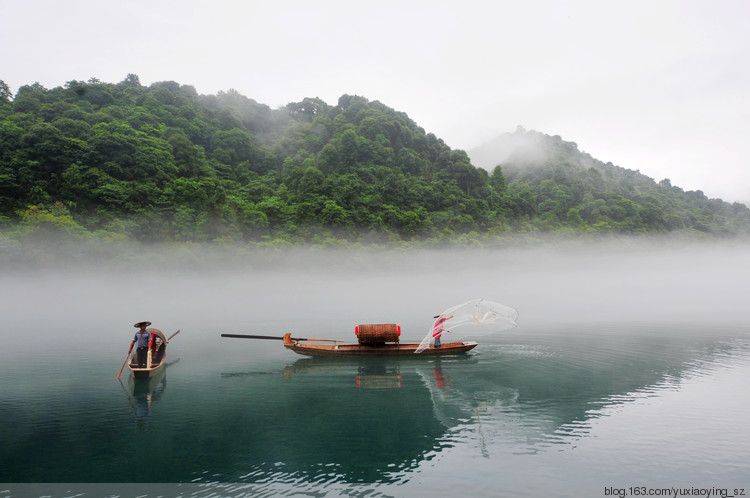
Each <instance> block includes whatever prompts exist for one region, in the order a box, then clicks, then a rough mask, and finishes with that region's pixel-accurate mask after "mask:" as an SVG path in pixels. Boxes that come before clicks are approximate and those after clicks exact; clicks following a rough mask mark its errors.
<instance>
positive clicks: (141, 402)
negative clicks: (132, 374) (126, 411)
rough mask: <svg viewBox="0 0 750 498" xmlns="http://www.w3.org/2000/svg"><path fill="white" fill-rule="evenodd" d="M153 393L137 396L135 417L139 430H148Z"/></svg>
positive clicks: (134, 410)
mask: <svg viewBox="0 0 750 498" xmlns="http://www.w3.org/2000/svg"><path fill="white" fill-rule="evenodd" d="M151 400H152V396H151V393H148V394H142V395H140V396H136V398H135V407H134V409H133V415H134V417H135V428H136V429H137V430H139V431H147V430H148V425H149V422H150V421H151Z"/></svg>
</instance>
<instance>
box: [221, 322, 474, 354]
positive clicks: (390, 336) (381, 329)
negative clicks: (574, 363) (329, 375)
mask: <svg viewBox="0 0 750 498" xmlns="http://www.w3.org/2000/svg"><path fill="white" fill-rule="evenodd" d="M355 334H356V335H357V337H358V339H359V342H358V343H357V344H342V343H343V342H344V341H339V340H333V339H304V338H301V337H292V334H291V333H290V334H286V335H284V336H283V337H275V336H267V335H243V334H221V336H222V337H236V338H241V339H276V340H283V341H284V347H285V348H286V349H289V350H290V351H294V352H295V353H297V354H301V355H306V356H325V357H344V356H347V357H350V356H406V355H415V353H416V351H417V349H418V348H419V346H420V344H419V343H416V342H415V343H401V342H399V336H400V335H401V327H400V326H398V325H396V324H374V325H357V327H356V328H355ZM310 341H316V342H331V343H333V344H309V342H310ZM476 345H477V343H476V342H474V341H465V342H447V343H444V344H443V345H442V347H439V348H436V347H435V346H434V345H432V344H431V345H430V346H429V347H427V348H425V349H423V350H422V351H421V352H420V353H419V355H426V356H436V355H451V354H459V353H465V352H466V351H469V350H470V349H473V348H475V347H476Z"/></svg>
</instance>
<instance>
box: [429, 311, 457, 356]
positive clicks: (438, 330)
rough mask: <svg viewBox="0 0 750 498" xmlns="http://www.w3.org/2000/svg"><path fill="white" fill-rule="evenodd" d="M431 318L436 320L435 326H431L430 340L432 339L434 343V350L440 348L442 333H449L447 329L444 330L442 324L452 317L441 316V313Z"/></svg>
mask: <svg viewBox="0 0 750 498" xmlns="http://www.w3.org/2000/svg"><path fill="white" fill-rule="evenodd" d="M433 318H437V321H436V322H435V324H434V325H433V326H432V338H433V339H434V341H435V347H436V348H439V347H440V336H442V335H443V331H445V332H450V330H447V329H445V328H444V327H443V324H444V323H445V322H446V321H448V320H450V319H451V318H453V315H451V316H443V314H442V313H438V314H437V315H435V316H434V317H433Z"/></svg>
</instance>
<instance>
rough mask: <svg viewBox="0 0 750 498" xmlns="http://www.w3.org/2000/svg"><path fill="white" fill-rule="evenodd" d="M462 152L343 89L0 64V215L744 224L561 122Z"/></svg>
mask: <svg viewBox="0 0 750 498" xmlns="http://www.w3.org/2000/svg"><path fill="white" fill-rule="evenodd" d="M516 134H523V135H524V136H529V137H532V138H534V140H536V141H537V142H538V144H540V147H541V148H542V150H543V151H544V153H543V154H537V155H536V156H534V155H532V156H523V155H520V154H517V155H516V156H513V155H510V156H509V157H508V159H507V160H505V161H504V162H503V164H491V165H490V167H488V168H487V169H485V168H480V167H476V166H475V165H474V164H472V161H471V160H470V158H469V155H468V154H467V153H466V152H465V151H462V150H454V149H451V148H450V147H449V146H448V145H446V144H445V142H444V141H443V140H441V139H440V138H438V137H436V136H435V135H434V134H432V133H428V132H426V131H425V130H424V129H422V128H420V127H419V126H418V125H417V124H416V123H415V122H414V121H412V120H411V119H410V118H409V117H408V116H407V115H406V114H404V113H402V112H398V111H395V110H393V109H391V108H389V107H387V106H385V105H383V104H382V103H380V102H378V101H369V100H367V99H366V98H364V97H361V96H355V95H343V96H341V97H340V98H339V100H338V102H336V103H335V104H333V105H331V104H328V103H326V102H324V101H322V100H321V99H319V98H305V99H303V100H302V101H300V102H293V103H290V104H288V105H286V106H284V107H282V108H279V109H271V108H269V107H268V106H266V105H264V104H260V103H258V102H256V101H254V100H252V99H250V98H247V97H245V96H243V95H241V94H239V93H238V92H237V91H235V90H228V91H226V92H219V93H218V94H217V95H199V94H198V93H197V92H196V90H195V89H194V88H193V87H192V86H189V85H181V84H179V83H176V82H173V81H165V82H158V83H154V84H152V85H150V86H143V85H141V83H140V80H139V78H138V76H137V75H133V74H129V75H127V77H126V78H125V79H124V80H123V81H121V82H119V83H116V84H111V83H103V82H101V81H98V80H96V79H90V80H88V81H69V82H67V83H66V84H65V85H64V86H62V87H57V88H53V89H47V88H44V87H43V86H41V85H39V84H38V83H35V84H33V85H26V86H22V87H21V88H19V89H18V91H17V93H16V95H15V96H14V95H13V94H12V93H11V92H10V90H9V88H8V86H7V85H6V84H5V83H4V82H2V81H0V226H2V227H3V229H4V230H3V232H4V233H5V237H6V238H8V237H9V238H11V239H14V238H15V239H17V238H19V237H22V236H23V234H28V233H31V232H34V231H44V232H50V231H52V232H54V233H57V234H62V235H64V236H65V237H86V236H88V237H97V238H109V239H112V238H115V239H116V238H127V239H134V240H138V241H142V242H156V241H175V242H217V241H218V242H235V243H243V244H247V243H279V244H282V243H283V244H298V243H313V244H326V243H335V242H336V241H344V242H364V243H367V242H379V241H386V242H387V241H425V240H426V241H450V240H455V239H456V238H462V237H463V238H468V239H479V238H482V237H490V238H491V237H497V236H502V235H504V234H508V233H517V232H540V231H541V232H566V233H589V232H616V233H667V232H675V231H691V232H695V233H701V234H706V235H712V236H727V235H735V234H747V233H748V231H750V210H748V208H747V207H745V206H744V205H741V204H736V203H735V204H729V203H726V202H723V201H721V200H718V199H708V198H707V197H706V196H705V195H703V193H702V192H700V191H697V192H685V191H683V190H682V189H680V188H679V187H676V186H672V185H671V182H669V180H663V181H661V182H659V183H657V182H655V181H654V180H652V179H650V178H648V177H646V176H645V175H642V174H640V173H639V172H635V171H631V170H626V169H623V168H619V167H616V166H613V165H611V164H604V163H602V162H600V161H597V160H595V159H593V158H591V157H590V156H588V155H586V154H583V153H581V152H580V151H578V149H577V147H576V146H575V144H573V143H571V142H564V141H562V140H561V139H560V138H559V137H550V136H547V135H542V134H539V133H536V132H526V131H525V130H518V131H516Z"/></svg>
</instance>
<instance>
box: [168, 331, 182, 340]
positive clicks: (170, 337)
mask: <svg viewBox="0 0 750 498" xmlns="http://www.w3.org/2000/svg"><path fill="white" fill-rule="evenodd" d="M179 333H180V329H177V332H175V333H174V334H172V335H170V336H169V337H167V342H169V340H170V339H171V338H172V337H174V336H176V335H177V334H179Z"/></svg>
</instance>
